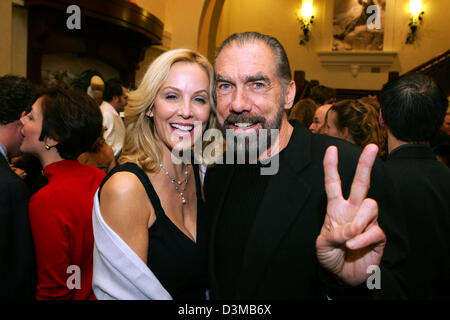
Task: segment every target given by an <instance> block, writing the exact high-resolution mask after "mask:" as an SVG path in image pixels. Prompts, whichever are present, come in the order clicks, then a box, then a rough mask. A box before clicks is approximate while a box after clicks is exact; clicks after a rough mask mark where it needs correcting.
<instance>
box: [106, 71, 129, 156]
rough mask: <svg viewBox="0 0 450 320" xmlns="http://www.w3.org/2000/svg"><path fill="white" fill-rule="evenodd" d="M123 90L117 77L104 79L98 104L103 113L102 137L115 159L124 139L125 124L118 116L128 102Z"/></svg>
mask: <svg viewBox="0 0 450 320" xmlns="http://www.w3.org/2000/svg"><path fill="white" fill-rule="evenodd" d="M125 90H126V89H125V88H124V87H123V86H122V84H121V82H120V81H119V80H117V79H110V80H108V81H106V83H105V90H104V91H103V102H102V104H101V105H100V110H101V111H102V115H103V127H105V128H106V130H105V131H104V133H103V137H104V138H105V141H106V143H107V144H109V145H110V146H111V148H112V149H113V152H114V157H116V159H117V158H118V157H119V155H120V152H121V151H122V147H123V142H124V139H125V125H124V123H123V120H122V118H121V117H120V112H122V111H123V110H124V108H125V106H126V105H127V104H128V95H127V93H126V91H125Z"/></svg>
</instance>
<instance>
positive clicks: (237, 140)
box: [219, 105, 284, 163]
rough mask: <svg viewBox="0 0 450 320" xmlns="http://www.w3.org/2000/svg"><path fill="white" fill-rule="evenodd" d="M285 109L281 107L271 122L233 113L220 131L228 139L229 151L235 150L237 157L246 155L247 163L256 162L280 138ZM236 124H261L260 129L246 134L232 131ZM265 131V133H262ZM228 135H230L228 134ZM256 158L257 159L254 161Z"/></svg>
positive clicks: (247, 113) (249, 115) (244, 113)
mask: <svg viewBox="0 0 450 320" xmlns="http://www.w3.org/2000/svg"><path fill="white" fill-rule="evenodd" d="M283 114H284V108H283V106H282V105H280V106H279V108H278V111H277V113H276V115H275V117H274V118H273V119H271V120H269V121H268V120H267V119H266V118H264V117H262V116H258V115H253V114H251V113H249V112H243V113H235V112H231V113H230V114H229V115H228V117H227V118H226V119H225V120H224V123H223V124H220V125H219V126H220V129H221V130H222V133H223V135H224V136H225V137H226V142H227V150H234V153H235V155H244V157H245V159H247V160H246V162H250V163H254V162H256V160H257V158H258V157H259V155H261V154H262V153H263V152H265V151H266V150H267V149H268V148H270V147H271V146H272V143H273V142H275V141H276V138H277V136H278V133H279V130H280V127H281V121H282V119H283ZM236 122H241V123H251V124H253V125H257V124H260V126H261V128H260V129H255V130H250V132H249V133H248V134H246V133H235V131H234V130H233V129H232V127H233V126H234V124H235V123H236ZM261 129H263V130H264V131H260V130H261ZM227 133H228V134H227ZM254 156H256V157H257V158H256V159H253V158H254ZM238 158H239V157H238ZM238 163H239V162H238Z"/></svg>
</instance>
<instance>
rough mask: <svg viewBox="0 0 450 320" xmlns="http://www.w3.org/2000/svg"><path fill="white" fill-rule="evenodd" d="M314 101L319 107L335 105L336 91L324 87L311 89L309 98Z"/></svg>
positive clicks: (318, 86) (319, 86)
mask: <svg viewBox="0 0 450 320" xmlns="http://www.w3.org/2000/svg"><path fill="white" fill-rule="evenodd" d="M308 98H311V99H313V100H314V102H315V103H317V104H318V105H319V106H323V105H324V104H333V103H334V102H335V101H336V90H335V89H332V88H328V87H325V86H322V85H317V86H314V87H312V88H311V93H310V95H309V96H308Z"/></svg>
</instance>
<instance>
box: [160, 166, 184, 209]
mask: <svg viewBox="0 0 450 320" xmlns="http://www.w3.org/2000/svg"><path fill="white" fill-rule="evenodd" d="M159 167H160V168H161V169H162V170H163V171H164V173H165V174H166V175H167V176H168V177H169V179H170V182H172V184H173V185H174V186H175V189H176V190H177V192H178V193H179V194H180V197H181V203H182V204H186V199H185V198H184V190H186V186H187V182H188V166H187V165H186V164H185V167H184V168H185V170H184V180H181V181H178V180H175V179H174V178H172V177H171V176H170V174H169V171H167V170H166V168H164V167H163V165H162V163H160V164H159ZM182 184H183V188H182V189H181V191H180V186H181V185H182Z"/></svg>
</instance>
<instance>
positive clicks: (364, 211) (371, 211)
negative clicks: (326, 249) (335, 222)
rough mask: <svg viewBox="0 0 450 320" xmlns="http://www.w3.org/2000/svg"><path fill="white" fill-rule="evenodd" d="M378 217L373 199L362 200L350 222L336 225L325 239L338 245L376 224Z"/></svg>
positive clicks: (376, 206)
mask: <svg viewBox="0 0 450 320" xmlns="http://www.w3.org/2000/svg"><path fill="white" fill-rule="evenodd" d="M377 218H378V205H377V203H376V201H375V200H373V199H366V200H364V201H363V203H362V205H361V207H360V208H359V210H358V213H357V214H356V216H355V218H354V219H353V221H352V222H348V223H346V224H343V225H340V226H336V227H335V228H334V229H333V230H331V231H330V232H328V233H327V235H326V239H327V241H328V242H329V243H330V244H333V245H340V244H343V243H345V242H347V243H348V241H347V240H350V239H353V238H356V237H357V236H358V235H360V234H362V233H364V230H366V229H370V228H371V227H372V226H373V225H375V224H376V222H377Z"/></svg>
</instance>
